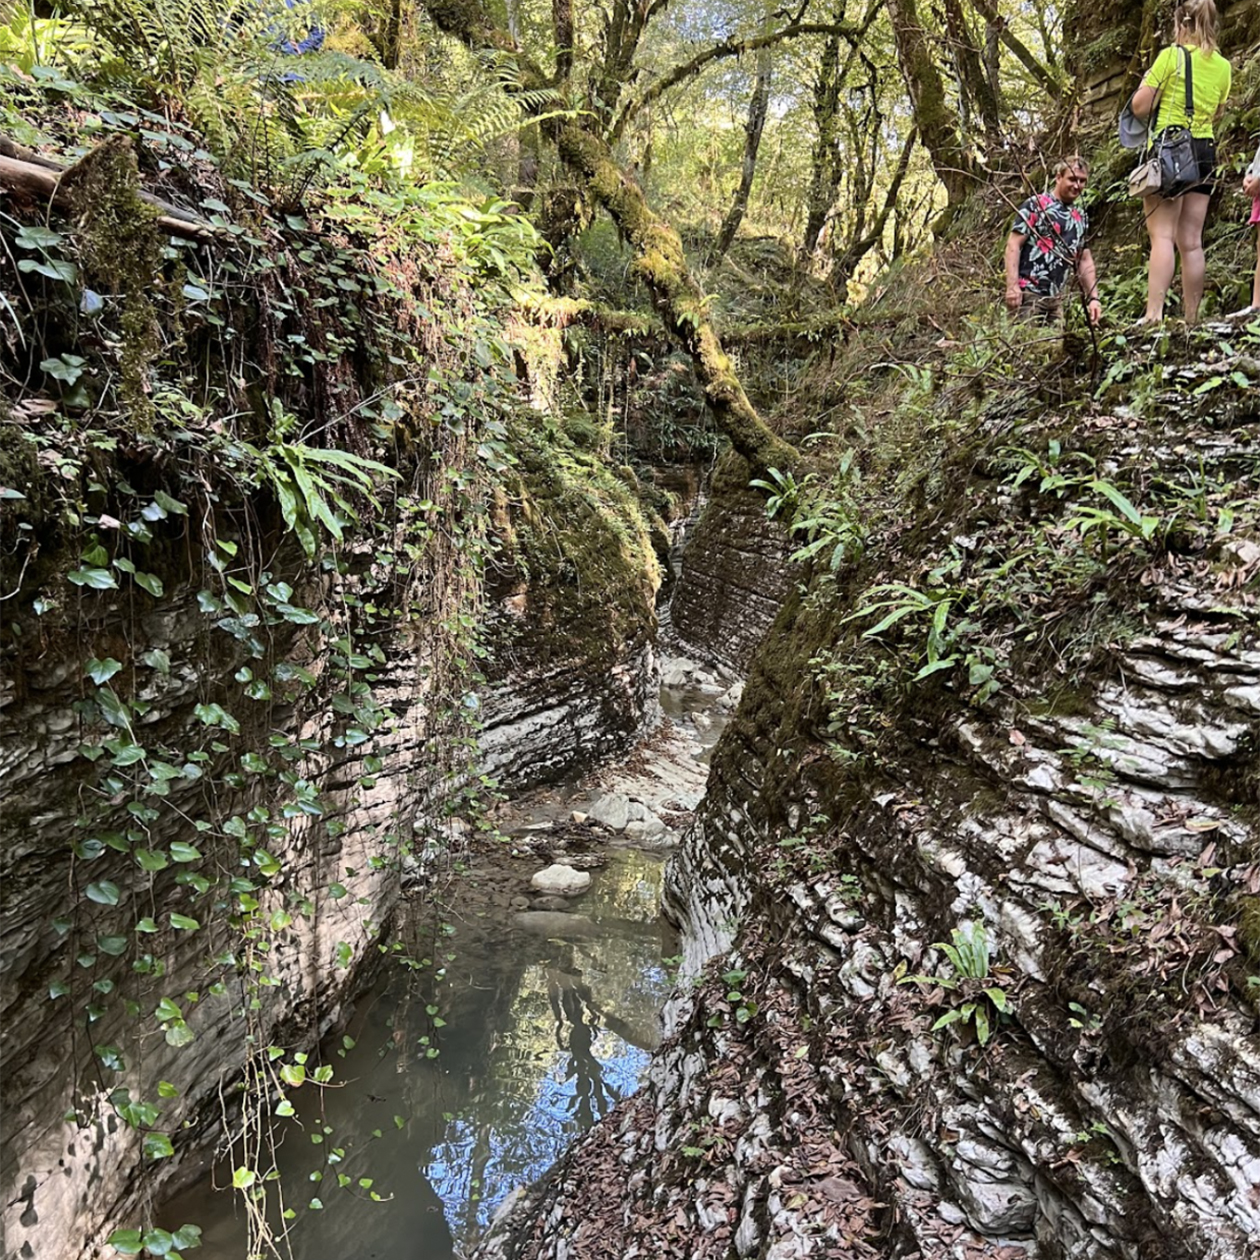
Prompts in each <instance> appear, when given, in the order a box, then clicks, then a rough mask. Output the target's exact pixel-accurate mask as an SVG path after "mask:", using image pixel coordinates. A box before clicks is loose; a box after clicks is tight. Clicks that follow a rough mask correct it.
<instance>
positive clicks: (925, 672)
mask: <svg viewBox="0 0 1260 1260" xmlns="http://www.w3.org/2000/svg"><path fill="white" fill-rule="evenodd" d="M957 663H958V657H956V656H945V657H942V658H941V659H940V660H938V661H929V662H928V663H927V664H926V665H924V666H923V668H922V669H921V670H919V672H918V673H917V674H915V676H914V678H913V679H912V680H911V681H912V682H918V681H919V679H921V678H927V677H928V676H929V675H930V674H935V673H938V672H939V671H940V670H942V669H949V668H951V667H952V666H954V665H956V664H957Z"/></svg>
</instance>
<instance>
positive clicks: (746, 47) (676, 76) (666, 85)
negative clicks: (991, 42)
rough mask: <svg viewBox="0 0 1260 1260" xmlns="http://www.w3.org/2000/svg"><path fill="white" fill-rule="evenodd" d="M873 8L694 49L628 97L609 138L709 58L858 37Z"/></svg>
mask: <svg viewBox="0 0 1260 1260" xmlns="http://www.w3.org/2000/svg"><path fill="white" fill-rule="evenodd" d="M876 12H878V9H877V8H876V7H875V6H872V9H871V12H870V13H869V15H868V16H867V17H866V18H864V19H863V20H862V21H861V22H794V23H793V24H792V25H791V26H784V27H781V28H780V29H779V30H777V31H771V32H769V34H766V35H755V36H750V37H749V38H748V39H726V40H723V41H722V42H721V43H720V44H714V45H713V46H712V47H711V48H706V49H705V50H704V51H703V52H701V53H697V54H696V55H695V56H694V57H692V59H691V60H690V61H685V62H683V64H682V65H681V66H675V67H674V69H672V70H671V71H670V72H669V73H668V74H666V75H663V76H662V77H661V78H659V79H657V80H656V82H655V83H653V84H652V85H651V86H650V87H648V88H647V89H646V90H645V91H644V92H643V94H642V95H641V96H637V97H635V99H634V100H632V101H630V102H629V103H628V104H627V105H626V107H625V109H623V110H622V111H621V115H620V117H618V119H617V121H616V122H615V123H614V124H613V129H612V142H613V143H614V144H616V143H617V141H618V140H620V139H621V137H622V135H623V134H624V133H625V130H626V127H627V126H629V124H630V122H631V120H632V119H633V118H634V117H635V116H636V115H637V114H638V113H639V112H640V111H641V110H643V109H645V108H646V107H647V106H648V105H651V104H652V102H653V101H655V100H658V99H659V98H660V97H662V96H663V95H664V94H665V93H666V92H668V91H669V90H670V88H673V87H677V86H678V84H680V83H682V82H684V81H685V80H686V79H690V78H691V77H692V76H693V75H697V74H699V73H700V71H701V70H703V69H704V68H705V66H707V65H709V64H710V62H714V61H718V60H721V59H722V58H725V57H742V56H743V55H744V53H747V52H756V51H757V49H759V48H769V47H771V46H772V45H774V44H782V43H784V42H785V41H787V40H789V39H799V38H800V37H801V36H802V35H839V36H841V37H842V38H845V39H858V38H860V37H861V36H862V35H863V34H865V32H866V28H867V27H868V26H869V25H870V23H871V22H872V21H873V20H874V17H875V13H876Z"/></svg>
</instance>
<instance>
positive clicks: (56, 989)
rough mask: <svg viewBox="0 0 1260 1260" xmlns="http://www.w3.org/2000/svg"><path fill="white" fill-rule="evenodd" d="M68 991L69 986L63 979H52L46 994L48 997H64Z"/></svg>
mask: <svg viewBox="0 0 1260 1260" xmlns="http://www.w3.org/2000/svg"><path fill="white" fill-rule="evenodd" d="M69 992H70V986H69V985H68V984H67V983H66V982H65V981H64V980H54V981H53V982H52V984H50V985H49V986H48V996H49V997H50V998H54V999H55V998H59V997H65V995H66V994H67V993H69Z"/></svg>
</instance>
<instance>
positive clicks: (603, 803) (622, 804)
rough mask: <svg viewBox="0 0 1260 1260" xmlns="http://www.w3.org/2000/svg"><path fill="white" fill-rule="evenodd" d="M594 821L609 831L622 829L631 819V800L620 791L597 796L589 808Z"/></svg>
mask: <svg viewBox="0 0 1260 1260" xmlns="http://www.w3.org/2000/svg"><path fill="white" fill-rule="evenodd" d="M587 816H588V817H589V818H590V820H591V821H592V822H597V823H599V824H600V825H601V826H604V827H607V828H608V829H609V831H622V830H624V829H625V825H626V823H628V822H629V821H630V802H629V800H628V799H627V798H626V797H624V796H622V795H621V793H619V792H609V793H607V794H606V795H603V796H597V797H596V798H595V799H594V800H593V801H592V802H591V803H590V805H589V806H588V808H587Z"/></svg>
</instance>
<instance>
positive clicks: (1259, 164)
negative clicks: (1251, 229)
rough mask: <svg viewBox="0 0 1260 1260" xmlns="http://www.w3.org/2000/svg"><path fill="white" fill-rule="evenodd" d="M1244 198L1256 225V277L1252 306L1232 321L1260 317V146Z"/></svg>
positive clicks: (1249, 170) (1245, 182)
mask: <svg viewBox="0 0 1260 1260" xmlns="http://www.w3.org/2000/svg"><path fill="white" fill-rule="evenodd" d="M1243 196H1244V197H1250V198H1251V218H1250V219H1248V220H1247V222H1248V223H1254V224H1255V225H1256V275H1255V279H1254V280H1252V282H1251V305H1250V306H1244V307H1243V308H1242V310H1241V311H1235V312H1234V313H1233V314H1232V315H1231V316H1230V317H1229V318H1230V319H1239V318H1241V317H1242V316H1244V315H1260V146H1258V147H1257V148H1256V156H1255V157H1254V158H1252V159H1251V165H1250V166H1249V167H1247V173H1246V174H1245V175H1244V176H1243Z"/></svg>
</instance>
